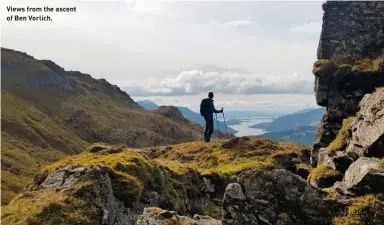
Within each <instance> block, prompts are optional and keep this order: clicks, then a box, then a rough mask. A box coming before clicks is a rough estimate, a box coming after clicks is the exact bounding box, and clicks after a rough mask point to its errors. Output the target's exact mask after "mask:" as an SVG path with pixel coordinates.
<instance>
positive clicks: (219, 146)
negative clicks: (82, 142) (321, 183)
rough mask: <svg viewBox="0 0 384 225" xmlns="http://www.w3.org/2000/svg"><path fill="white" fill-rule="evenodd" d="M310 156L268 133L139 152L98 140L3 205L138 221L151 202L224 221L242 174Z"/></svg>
mask: <svg viewBox="0 0 384 225" xmlns="http://www.w3.org/2000/svg"><path fill="white" fill-rule="evenodd" d="M308 160H309V148H308V147H305V146H302V145H300V144H295V143H278V142H276V141H273V140H270V139H263V138H235V139H231V140H225V141H212V142H211V143H209V144H205V143H203V142H191V143H183V144H178V145H172V146H167V147H162V148H147V149H140V150H139V149H131V148H128V147H126V146H108V145H104V144H95V145H92V146H90V147H89V148H87V150H86V151H84V152H82V153H81V154H79V155H77V156H74V157H71V158H68V159H65V160H62V161H59V162H56V163H54V164H52V165H50V166H47V167H45V168H44V169H43V170H42V171H41V172H40V173H39V174H38V175H36V176H35V178H34V181H33V182H31V183H30V184H29V185H28V186H27V187H26V189H25V193H28V194H21V195H19V196H18V197H17V198H15V199H14V200H13V201H12V202H11V203H10V205H8V206H6V207H3V210H2V211H3V217H2V221H1V222H2V224H4V225H8V224H52V225H53V224H68V225H69V224H118V223H117V222H115V221H121V223H122V224H136V223H135V222H136V220H137V219H138V217H139V215H140V214H141V213H142V211H143V210H144V208H145V207H148V206H152V207H161V208H163V209H167V210H174V211H176V213H179V214H181V215H185V214H192V215H193V214H205V215H210V216H212V217H214V218H217V219H220V217H221V204H222V203H221V199H222V198H223V196H224V192H225V187H226V185H227V184H228V183H229V182H231V181H233V180H234V179H236V177H237V175H238V174H239V173H240V172H242V171H244V170H247V169H250V168H269V169H272V168H286V169H291V170H292V171H294V172H297V169H296V167H299V165H300V166H302V165H305V164H307V165H308V163H309V161H308ZM287 162H288V164H287ZM289 162H292V164H290V163H289ZM35 202H36V203H35ZM153 210H154V211H153V213H155V212H161V210H160V209H153ZM159 210H160V211H159ZM164 216H166V214H164ZM171 217H173V214H170V217H169V219H171ZM167 218H168V217H166V218H163V219H167ZM142 219H144V218H142ZM123 221H124V222H123ZM143 224H147V223H143ZM148 224H153V223H148ZM159 224H163V223H159ZM165 224H180V223H177V222H174V223H171V222H170V223H165ZM185 224H194V223H185Z"/></svg>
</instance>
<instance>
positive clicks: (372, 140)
mask: <svg viewBox="0 0 384 225" xmlns="http://www.w3.org/2000/svg"><path fill="white" fill-rule="evenodd" d="M351 130H352V139H351V141H350V143H349V145H348V147H347V152H350V153H353V154H355V155H357V156H360V157H361V156H368V157H378V158H383V157H384V88H378V89H377V90H376V91H375V92H374V93H372V94H366V95H365V96H364V98H363V100H362V101H361V102H360V111H359V112H358V113H357V114H356V117H355V119H354V120H353V121H352V124H351Z"/></svg>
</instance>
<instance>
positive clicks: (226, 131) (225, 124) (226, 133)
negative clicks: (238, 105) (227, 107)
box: [223, 111, 228, 137]
mask: <svg viewBox="0 0 384 225" xmlns="http://www.w3.org/2000/svg"><path fill="white" fill-rule="evenodd" d="M223 119H224V126H225V136H226V137H228V128H227V123H226V122H225V116H224V111H223Z"/></svg>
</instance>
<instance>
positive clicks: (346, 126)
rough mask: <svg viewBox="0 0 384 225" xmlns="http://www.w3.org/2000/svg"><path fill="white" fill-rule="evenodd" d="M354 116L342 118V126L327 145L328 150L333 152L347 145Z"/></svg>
mask: <svg viewBox="0 0 384 225" xmlns="http://www.w3.org/2000/svg"><path fill="white" fill-rule="evenodd" d="M353 119H354V117H349V118H347V119H344V120H343V126H342V127H341V129H340V131H339V133H338V134H337V136H336V138H335V140H333V141H332V142H331V144H330V145H329V146H328V152H329V153H334V152H335V151H340V150H343V149H344V148H345V147H347V144H348V141H349V140H350V139H351V135H352V134H351V130H350V129H351V123H352V121H353Z"/></svg>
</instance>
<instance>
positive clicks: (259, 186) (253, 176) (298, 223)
mask: <svg viewBox="0 0 384 225" xmlns="http://www.w3.org/2000/svg"><path fill="white" fill-rule="evenodd" d="M238 182H239V183H238V184H230V185H231V187H229V188H227V192H226V193H225V197H224V203H223V218H222V222H223V224H224V225H242V224H250V225H265V224H284V223H283V222H286V221H291V222H290V223H288V224H295V225H304V224H313V225H317V224H319V225H323V224H324V225H325V224H332V220H333V218H334V217H335V216H337V215H341V214H342V212H343V210H344V206H343V205H341V204H339V203H337V202H335V201H331V200H324V199H323V198H324V193H323V192H321V191H320V190H318V189H316V188H313V187H312V186H311V185H309V184H308V183H307V182H306V181H305V180H304V179H302V178H301V177H300V176H297V175H295V174H293V173H292V172H290V171H287V170H284V169H276V170H263V169H253V170H249V171H246V172H243V173H242V174H241V175H240V176H239V180H238ZM241 187H242V188H241ZM240 188H241V189H240ZM239 189H240V190H242V192H243V195H244V197H245V199H244V198H243V197H242V195H241V194H233V193H239V191H238V190H239ZM228 190H229V191H230V192H229V193H228ZM233 190H236V191H235V192H234V191H233ZM288 217H289V218H288ZM283 219H284V220H285V221H282V220H283Z"/></svg>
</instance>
